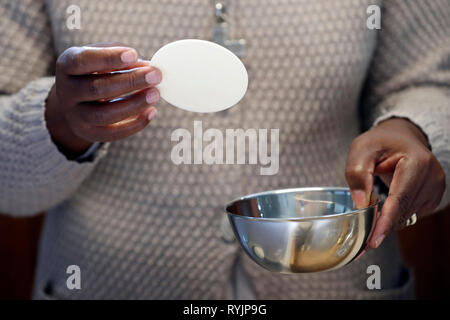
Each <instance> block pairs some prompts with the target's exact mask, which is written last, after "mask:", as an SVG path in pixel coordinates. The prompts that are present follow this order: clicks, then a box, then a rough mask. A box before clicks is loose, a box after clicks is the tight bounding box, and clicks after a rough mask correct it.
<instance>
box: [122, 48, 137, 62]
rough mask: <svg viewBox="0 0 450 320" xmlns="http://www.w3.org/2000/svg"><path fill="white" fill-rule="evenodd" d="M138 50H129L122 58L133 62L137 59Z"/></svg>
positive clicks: (124, 60)
mask: <svg viewBox="0 0 450 320" xmlns="http://www.w3.org/2000/svg"><path fill="white" fill-rule="evenodd" d="M137 58H138V56H137V52H136V51H134V50H128V51H125V52H124V53H122V54H121V56H120V59H121V60H122V62H124V63H132V62H135V61H137Z"/></svg>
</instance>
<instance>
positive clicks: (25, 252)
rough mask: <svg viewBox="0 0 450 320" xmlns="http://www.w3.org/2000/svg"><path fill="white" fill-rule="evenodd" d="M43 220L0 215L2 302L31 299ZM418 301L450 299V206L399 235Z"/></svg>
mask: <svg viewBox="0 0 450 320" xmlns="http://www.w3.org/2000/svg"><path fill="white" fill-rule="evenodd" d="M43 220H44V215H43V214H40V215H37V216H35V217H33V218H11V217H8V216H4V215H0V300H4V299H29V298H30V297H31V289H32V284H33V275H34V268H35V265H36V257H37V248H38V242H39V234H40V230H41V227H42V223H43ZM399 235H400V241H401V247H402V253H403V256H404V258H405V260H406V262H407V264H408V265H409V266H411V267H412V268H413V270H414V272H415V275H416V296H417V298H418V299H433V298H450V207H447V208H446V209H445V210H444V211H442V212H439V213H436V214H434V215H432V216H430V217H427V218H424V219H423V220H420V221H418V223H417V224H416V225H414V226H411V227H409V228H406V229H404V230H402V231H400V232H399Z"/></svg>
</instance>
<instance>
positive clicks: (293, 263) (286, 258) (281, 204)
mask: <svg viewBox="0 0 450 320" xmlns="http://www.w3.org/2000/svg"><path fill="white" fill-rule="evenodd" d="M379 204H380V201H379V198H378V196H377V195H375V194H372V197H371V201H370V205H369V206H368V207H367V208H364V209H360V210H357V209H355V207H354V203H353V201H352V197H351V195H350V191H349V189H348V188H298V189H285V190H275V191H268V192H262V193H256V194H251V195H248V196H245V197H242V198H240V199H237V200H235V201H232V202H231V203H229V204H228V205H227V206H226V211H227V214H228V218H229V221H230V223H231V225H232V228H233V231H234V234H235V236H236V238H237V239H238V240H239V242H240V244H241V246H242V247H243V248H244V250H245V252H246V253H247V254H248V255H249V256H250V258H252V259H253V261H255V262H256V263H257V264H259V265H260V266H262V267H264V268H266V269H268V270H270V271H274V272H281V273H303V272H318V271H327V270H333V269H337V268H340V267H342V266H344V265H346V264H348V263H349V262H351V261H353V260H354V259H355V258H356V257H357V256H358V255H359V254H360V253H361V252H362V251H363V250H364V248H365V246H366V241H367V239H368V238H369V236H370V233H371V232H372V228H373V225H374V221H375V217H376V215H377V212H378V211H379V210H380V209H379Z"/></svg>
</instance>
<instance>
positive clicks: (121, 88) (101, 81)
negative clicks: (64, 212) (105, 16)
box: [45, 44, 162, 158]
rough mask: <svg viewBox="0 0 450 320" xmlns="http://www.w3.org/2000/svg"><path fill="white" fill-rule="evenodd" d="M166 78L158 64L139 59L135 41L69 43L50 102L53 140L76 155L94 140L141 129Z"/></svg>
mask: <svg viewBox="0 0 450 320" xmlns="http://www.w3.org/2000/svg"><path fill="white" fill-rule="evenodd" d="M119 70H121V72H113V71H119ZM161 78H162V75H161V72H160V71H159V70H158V69H156V68H154V67H151V66H149V65H148V62H145V61H142V60H140V59H138V54H137V52H136V50H134V49H132V48H129V47H124V46H118V45H116V46H108V45H107V46H105V45H103V44H97V45H91V46H85V47H71V48H69V49H67V50H66V51H64V52H63V53H62V54H61V55H60V56H59V58H58V60H57V62H56V82H55V85H54V86H53V87H52V89H51V91H50V93H49V96H48V99H47V101H46V107H45V120H46V123H47V128H48V130H49V132H50V135H51V137H52V139H53V141H54V142H55V143H56V145H57V146H58V148H59V149H60V150H61V151H62V152H63V153H64V154H65V155H66V156H67V157H69V158H74V157H76V156H77V155H80V154H82V153H83V152H84V151H85V150H86V149H87V148H89V146H90V145H91V144H92V143H93V142H106V141H114V140H120V139H123V138H126V137H128V136H130V135H133V134H135V133H137V132H138V131H140V130H142V129H143V128H144V127H145V126H147V124H148V123H149V122H150V121H151V120H152V119H153V118H154V117H155V116H156V109H155V108H154V107H153V106H152V105H154V104H155V103H156V102H157V101H158V100H159V92H158V90H157V89H156V88H154V86H155V85H157V84H158V83H159V82H160V81H161ZM134 91H136V92H135V93H133V92H134ZM130 93H132V94H130ZM127 94H128V95H127ZM123 95H126V96H125V97H121V96H123ZM118 97H120V98H118ZM116 98H117V99H116Z"/></svg>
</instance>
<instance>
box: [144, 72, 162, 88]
mask: <svg viewBox="0 0 450 320" xmlns="http://www.w3.org/2000/svg"><path fill="white" fill-rule="evenodd" d="M145 81H147V83H148V84H152V85H155V84H158V83H160V82H161V73H160V72H159V71H158V70H152V71H150V72H149V73H147V74H146V75H145Z"/></svg>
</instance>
